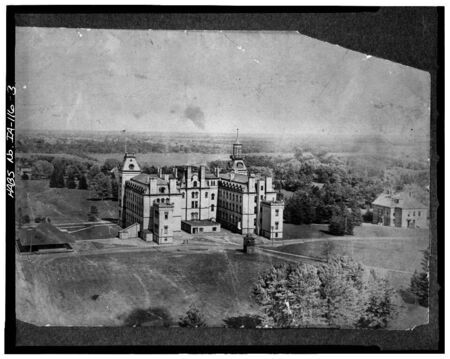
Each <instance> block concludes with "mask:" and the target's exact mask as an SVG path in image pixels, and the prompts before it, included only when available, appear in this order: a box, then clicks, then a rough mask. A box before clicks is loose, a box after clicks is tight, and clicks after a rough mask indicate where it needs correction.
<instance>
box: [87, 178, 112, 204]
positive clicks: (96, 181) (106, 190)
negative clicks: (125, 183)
mask: <svg viewBox="0 0 450 359" xmlns="http://www.w3.org/2000/svg"><path fill="white" fill-rule="evenodd" d="M89 188H90V190H91V191H93V192H95V193H96V194H97V196H98V197H100V198H101V199H102V200H103V199H105V198H106V197H108V196H109V195H110V194H111V179H110V178H109V176H105V175H104V174H103V173H102V172H100V173H98V174H97V175H96V176H95V177H94V178H93V179H92V180H91V182H90V183H89Z"/></svg>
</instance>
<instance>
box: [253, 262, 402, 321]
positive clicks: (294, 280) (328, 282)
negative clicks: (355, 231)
mask: <svg viewBox="0 0 450 359" xmlns="http://www.w3.org/2000/svg"><path fill="white" fill-rule="evenodd" d="M364 272H365V270H364V267H363V266H362V265H361V264H359V263H356V262H354V261H353V260H352V259H350V258H347V257H331V258H330V259H329V261H328V262H327V263H323V264H321V265H318V266H313V265H311V264H306V263H301V264H297V265H286V264H283V265H276V266H273V267H272V268H271V269H270V270H269V271H268V272H266V273H264V274H262V275H261V276H260V277H259V279H258V282H257V283H256V285H255V287H254V289H253V295H254V299H255V301H256V303H257V304H259V305H260V306H261V309H262V310H263V312H264V314H265V317H264V320H263V326H264V327H269V328H285V327H309V326H328V327H339V328H353V327H358V326H363V327H367V328H382V327H385V326H386V325H387V323H388V322H389V321H390V320H391V319H392V318H394V317H395V315H396V314H397V312H398V311H397V306H396V305H395V304H394V291H393V290H392V289H391V288H390V287H389V285H388V282H387V281H386V280H384V279H378V278H376V277H375V276H374V275H372V278H371V279H366V278H367V276H366V275H365V274H364Z"/></svg>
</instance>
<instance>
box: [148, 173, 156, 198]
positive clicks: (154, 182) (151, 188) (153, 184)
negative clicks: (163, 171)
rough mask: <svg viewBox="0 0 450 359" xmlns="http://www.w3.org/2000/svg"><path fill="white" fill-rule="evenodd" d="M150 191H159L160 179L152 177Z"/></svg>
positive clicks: (152, 192) (153, 192)
mask: <svg viewBox="0 0 450 359" xmlns="http://www.w3.org/2000/svg"><path fill="white" fill-rule="evenodd" d="M149 186H150V193H151V194H155V193H158V180H157V179H156V178H154V177H150V183H149Z"/></svg>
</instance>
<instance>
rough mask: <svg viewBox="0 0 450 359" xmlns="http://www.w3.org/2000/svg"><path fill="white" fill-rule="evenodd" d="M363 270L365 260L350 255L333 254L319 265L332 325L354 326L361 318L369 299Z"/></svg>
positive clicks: (327, 316) (328, 315)
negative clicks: (367, 298)
mask: <svg viewBox="0 0 450 359" xmlns="http://www.w3.org/2000/svg"><path fill="white" fill-rule="evenodd" d="M363 272H364V269H363V267H362V266H361V264H359V263H356V262H354V261H353V260H352V259H350V258H347V257H333V258H330V259H329V260H328V262H327V263H326V264H324V265H321V266H320V267H319V268H318V275H319V278H320V282H321V287H320V291H321V294H322V296H323V298H324V299H325V301H326V305H325V306H326V310H325V311H326V314H325V317H326V320H327V322H328V324H329V325H330V326H333V327H335V326H337V327H344V328H346V327H353V326H355V325H356V323H357V322H358V321H359V320H360V318H361V316H362V315H363V313H364V311H365V308H366V303H367V300H366V293H365V289H366V288H365V286H364V283H363V279H362V277H363Z"/></svg>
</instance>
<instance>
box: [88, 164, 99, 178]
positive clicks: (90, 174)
mask: <svg viewBox="0 0 450 359" xmlns="http://www.w3.org/2000/svg"><path fill="white" fill-rule="evenodd" d="M100 172H101V171H100V167H99V166H97V165H93V166H91V168H89V171H88V174H87V176H88V179H89V180H92V179H93V178H94V177H95V176H97V175H98V174H99V173H100Z"/></svg>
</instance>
